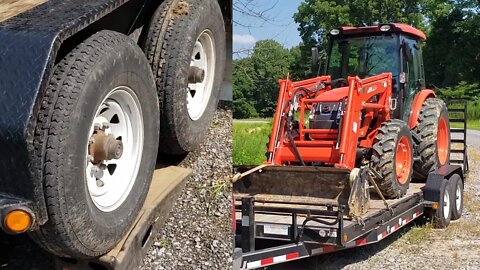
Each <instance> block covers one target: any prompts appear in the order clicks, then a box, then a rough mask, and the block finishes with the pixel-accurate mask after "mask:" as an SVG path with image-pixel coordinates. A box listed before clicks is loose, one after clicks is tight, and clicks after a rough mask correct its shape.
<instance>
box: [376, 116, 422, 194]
mask: <svg viewBox="0 0 480 270" xmlns="http://www.w3.org/2000/svg"><path fill="white" fill-rule="evenodd" d="M412 165H413V142H412V135H411V133H410V130H409V128H408V125H407V123H405V122H404V121H402V120H398V119H393V120H390V121H388V122H385V123H383V124H382V127H381V128H380V129H379V130H378V134H377V136H376V137H375V143H374V145H373V151H372V168H373V170H374V171H375V172H376V173H377V174H378V176H379V177H377V178H376V179H375V181H376V182H377V184H378V187H379V188H380V191H381V192H382V194H383V195H384V196H385V197H386V198H389V199H391V198H400V197H402V196H403V195H405V194H406V192H407V189H408V187H409V184H410V180H411V176H412Z"/></svg>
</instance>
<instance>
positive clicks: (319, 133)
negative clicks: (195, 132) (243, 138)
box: [233, 24, 468, 269]
mask: <svg viewBox="0 0 480 270" xmlns="http://www.w3.org/2000/svg"><path fill="white" fill-rule="evenodd" d="M329 37H330V41H329V46H328V51H327V56H328V61H327V63H326V65H319V64H318V61H317V59H318V50H316V49H314V50H312V51H313V54H312V56H313V57H312V58H313V59H314V64H315V65H316V66H317V67H316V69H317V70H318V71H319V73H322V74H328V75H322V76H318V77H316V78H313V79H307V80H304V81H299V82H292V81H291V80H290V79H289V78H288V76H287V79H285V80H280V93H279V97H278V103H277V108H276V113H275V117H274V121H273V128H272V133H271V136H270V142H269V144H268V152H267V161H266V162H265V164H263V165H261V166H258V167H255V168H252V167H251V166H250V167H247V166H245V167H239V168H237V170H238V172H239V174H237V175H236V177H235V178H234V184H233V196H234V198H235V200H234V210H235V215H234V219H235V220H234V225H235V229H234V231H235V247H236V249H235V255H234V258H235V259H234V261H235V267H236V268H235V267H234V269H256V268H259V267H265V266H268V265H272V264H277V263H282V262H286V261H291V260H297V259H301V258H306V257H309V256H316V255H319V254H324V253H330V252H335V251H338V250H344V249H347V248H353V247H357V246H363V245H367V244H371V243H376V242H378V241H381V240H382V239H385V238H386V237H387V236H388V235H390V234H392V233H394V232H395V231H397V230H398V229H400V228H401V227H403V226H405V225H406V224H408V223H410V222H412V221H413V220H415V219H417V218H418V217H421V216H425V217H427V218H430V219H431V220H432V221H433V226H434V227H436V228H445V227H446V226H448V224H449V222H450V220H454V219H459V218H460V216H461V214H462V209H463V183H464V176H463V175H464V174H463V173H464V171H463V170H466V168H467V167H468V166H467V165H468V163H466V162H467V159H466V146H465V138H464V139H463V140H460V139H456V138H453V139H451V138H450V120H449V115H448V111H447V107H446V105H445V103H444V102H443V101H442V100H440V99H438V98H436V96H435V93H434V92H433V91H432V90H428V89H426V87H425V75H424V71H423V61H422V49H421V48H422V46H421V42H422V41H423V40H425V39H426V37H425V35H424V34H423V33H422V32H421V31H419V30H417V29H415V28H413V27H411V26H408V25H404V24H384V25H378V26H369V27H342V28H337V29H333V30H332V31H331V32H330V36H329ZM459 110H460V109H452V112H454V113H455V112H457V111H459ZM462 111H463V114H464V115H466V108H464V109H463V110H462ZM460 120H461V121H462V122H464V124H465V125H466V121H465V119H457V118H452V119H451V121H452V122H460ZM464 129H466V127H464ZM464 129H463V130H462V132H463V133H464ZM454 130H456V129H452V132H454ZM450 142H454V143H459V142H461V143H463V144H464V150H458V149H452V150H451V149H450ZM458 151H461V152H462V153H464V159H463V160H462V161H461V163H463V166H464V167H463V169H462V167H461V166H456V165H453V164H450V163H459V162H458V161H459V160H457V159H456V158H454V159H453V160H452V161H450V152H452V153H454V154H457V152H458ZM412 180H413V182H412V183H411V181H412Z"/></svg>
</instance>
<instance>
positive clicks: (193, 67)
mask: <svg viewBox="0 0 480 270" xmlns="http://www.w3.org/2000/svg"><path fill="white" fill-rule="evenodd" d="M215 62H216V55H215V43H214V39H213V34H212V32H211V31H210V30H205V31H203V32H202V33H201V34H200V36H199V37H198V39H197V41H196V42H195V46H194V47H193V53H192V58H191V62H190V70H189V76H188V77H189V80H188V92H187V111H188V115H189V116H190V118H191V119H192V120H194V121H195V120H198V119H200V118H201V117H202V115H203V113H204V112H205V109H206V108H207V105H208V102H209V100H210V95H211V94H212V88H213V80H214V78H215Z"/></svg>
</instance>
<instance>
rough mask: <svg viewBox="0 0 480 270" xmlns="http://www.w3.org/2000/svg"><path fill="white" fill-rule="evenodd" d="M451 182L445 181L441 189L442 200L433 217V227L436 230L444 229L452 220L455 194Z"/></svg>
mask: <svg viewBox="0 0 480 270" xmlns="http://www.w3.org/2000/svg"><path fill="white" fill-rule="evenodd" d="M450 185H451V182H449V181H443V183H442V186H441V188H440V200H439V202H438V209H437V210H436V211H434V213H433V215H432V225H433V227H434V228H435V229H444V228H446V227H448V225H449V224H450V220H451V219H452V207H453V201H454V200H453V197H452V196H453V194H452V188H451V186H450Z"/></svg>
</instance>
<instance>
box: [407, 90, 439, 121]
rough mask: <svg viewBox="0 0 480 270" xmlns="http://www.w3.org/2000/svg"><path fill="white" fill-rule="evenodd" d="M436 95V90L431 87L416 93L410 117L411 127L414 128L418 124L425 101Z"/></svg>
mask: <svg viewBox="0 0 480 270" xmlns="http://www.w3.org/2000/svg"><path fill="white" fill-rule="evenodd" d="M434 97H436V95H435V92H433V90H430V89H424V90H422V91H420V92H418V93H417V95H415V98H414V99H413V102H412V107H411V109H410V116H409V118H408V126H409V127H410V129H414V128H415V127H416V126H417V124H418V115H419V114H420V111H421V110H422V107H423V103H425V100H427V99H429V98H434Z"/></svg>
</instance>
